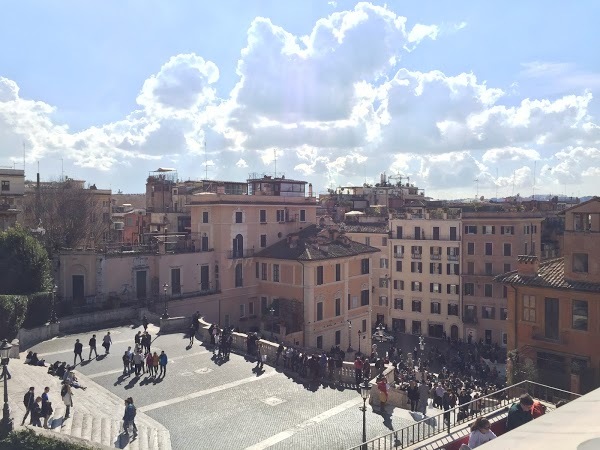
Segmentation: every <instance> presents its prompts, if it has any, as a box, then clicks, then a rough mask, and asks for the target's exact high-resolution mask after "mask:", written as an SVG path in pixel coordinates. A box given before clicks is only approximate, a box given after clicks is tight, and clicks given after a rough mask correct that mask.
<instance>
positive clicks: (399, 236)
mask: <svg viewBox="0 0 600 450" xmlns="http://www.w3.org/2000/svg"><path fill="white" fill-rule="evenodd" d="M396 239H402V227H396Z"/></svg>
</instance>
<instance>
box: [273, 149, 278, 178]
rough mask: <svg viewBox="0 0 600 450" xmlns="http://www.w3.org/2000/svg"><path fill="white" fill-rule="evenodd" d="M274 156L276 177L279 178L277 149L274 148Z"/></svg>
mask: <svg viewBox="0 0 600 450" xmlns="http://www.w3.org/2000/svg"><path fill="white" fill-rule="evenodd" d="M273 157H274V159H275V178H277V149H276V148H274V149H273Z"/></svg>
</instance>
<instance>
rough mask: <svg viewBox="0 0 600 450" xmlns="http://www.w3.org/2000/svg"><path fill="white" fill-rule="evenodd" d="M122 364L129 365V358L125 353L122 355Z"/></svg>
mask: <svg viewBox="0 0 600 450" xmlns="http://www.w3.org/2000/svg"><path fill="white" fill-rule="evenodd" d="M123 363H125V364H129V356H128V355H127V353H125V354H124V355H123Z"/></svg>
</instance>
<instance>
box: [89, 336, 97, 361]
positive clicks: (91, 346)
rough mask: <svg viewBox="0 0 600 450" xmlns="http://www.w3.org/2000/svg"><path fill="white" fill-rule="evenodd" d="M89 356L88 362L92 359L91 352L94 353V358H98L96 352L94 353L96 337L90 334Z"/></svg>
mask: <svg viewBox="0 0 600 450" xmlns="http://www.w3.org/2000/svg"><path fill="white" fill-rule="evenodd" d="M89 344H90V355H89V356H88V361H89V360H91V359H92V352H94V358H97V357H98V352H97V351H96V335H95V334H92V337H91V338H90V342H89Z"/></svg>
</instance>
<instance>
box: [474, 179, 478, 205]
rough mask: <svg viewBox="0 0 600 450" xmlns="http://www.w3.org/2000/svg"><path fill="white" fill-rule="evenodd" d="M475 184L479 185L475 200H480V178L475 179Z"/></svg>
mask: <svg viewBox="0 0 600 450" xmlns="http://www.w3.org/2000/svg"><path fill="white" fill-rule="evenodd" d="M474 181H475V183H476V184H477V194H476V195H475V200H477V199H478V198H479V178H475V180H474Z"/></svg>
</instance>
